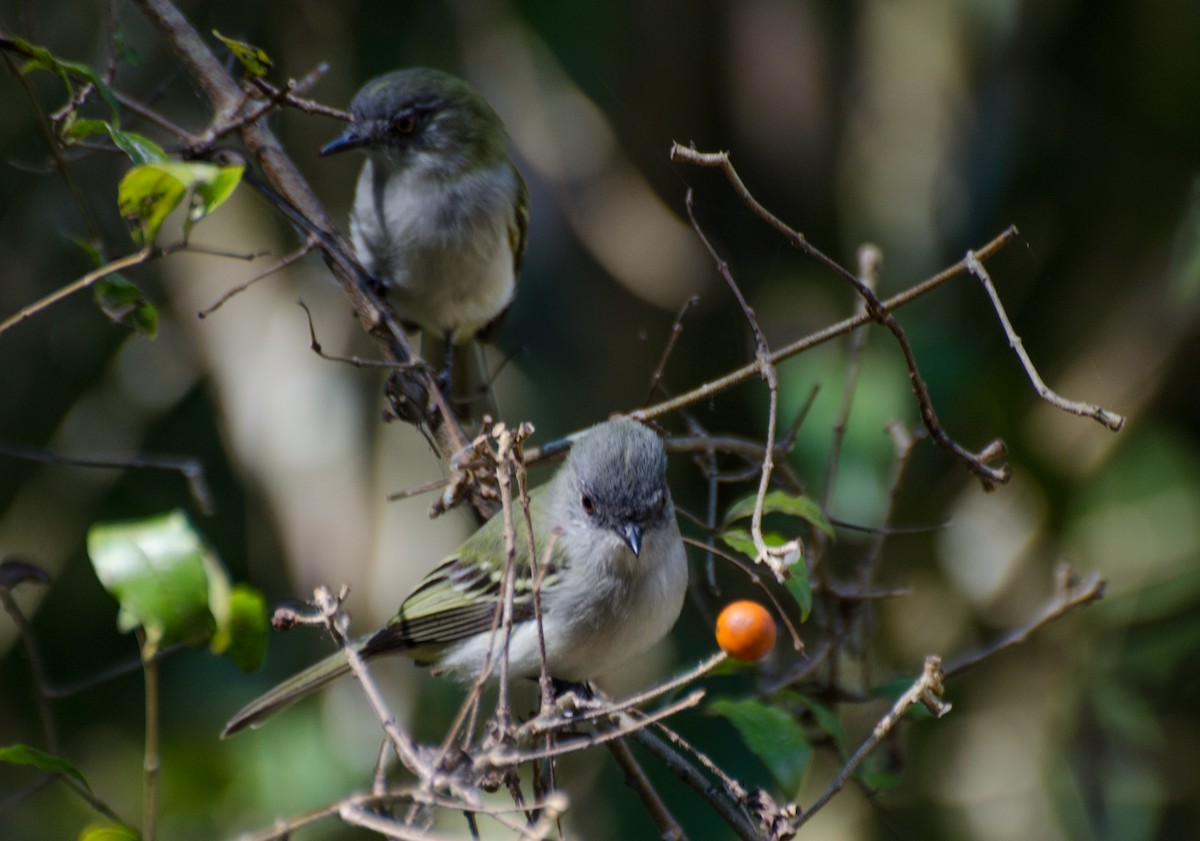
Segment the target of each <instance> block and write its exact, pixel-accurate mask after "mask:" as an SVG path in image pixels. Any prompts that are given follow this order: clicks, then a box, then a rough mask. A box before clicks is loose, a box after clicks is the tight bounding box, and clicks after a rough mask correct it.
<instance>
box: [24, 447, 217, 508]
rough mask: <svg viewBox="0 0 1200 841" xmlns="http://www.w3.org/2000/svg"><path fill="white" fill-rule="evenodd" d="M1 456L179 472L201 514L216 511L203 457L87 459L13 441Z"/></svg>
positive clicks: (74, 464)
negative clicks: (20, 445) (14, 444)
mask: <svg viewBox="0 0 1200 841" xmlns="http://www.w3.org/2000/svg"><path fill="white" fill-rule="evenodd" d="M0 456H8V457H9V458H20V459H26V460H28V461H39V462H42V463H43V464H62V465H67V466H70V467H92V468H99V469H108V470H126V469H129V468H135V469H138V468H141V469H147V470H168V471H171V472H172V473H178V474H179V475H181V476H182V477H183V478H184V481H186V482H187V486H188V492H189V493H190V494H191V497H192V501H193V502H194V503H196V507H197V508H198V509H199V510H200V512H201V513H203V514H206V515H209V516H211V515H212V514H213V513H215V511H216V503H215V502H214V501H213V496H212V491H211V490H210V489H209V487H208V480H207V479H206V478H205V475H204V465H203V464H202V463H201V462H200V460H199V459H194V458H182V457H176V456H145V455H142V456H129V457H128V458H105V459H101V458H83V457H79V456H64V455H60V454H58V453H51V452H47V451H45V450H35V449H31V448H29V447H17V446H13V445H12V444H3V443H0Z"/></svg>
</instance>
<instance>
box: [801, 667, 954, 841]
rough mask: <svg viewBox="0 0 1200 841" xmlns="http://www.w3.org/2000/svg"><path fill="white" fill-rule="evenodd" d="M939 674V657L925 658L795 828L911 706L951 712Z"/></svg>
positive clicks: (839, 786) (822, 803)
mask: <svg viewBox="0 0 1200 841" xmlns="http://www.w3.org/2000/svg"><path fill="white" fill-rule="evenodd" d="M942 677H943V676H942V662H941V660H940V659H939V658H937V657H934V656H932V655H931V656H929V657H926V658H925V668H924V670H923V671H922V672H921V676H920V677H918V678H917V679H916V680H915V681H914V682H913V685H912V686H910V687H909V688H908V690H907V691H906V692H905V693H904V694H903V695H901V696H900V697H899V698H898V699H897V700H896V703H895V704H893V705H892V708H891V709H890V710H888V712H887V714H886V715H884V717H883V718H881V719H880V720H879V722H878V723H877V724H876V725H875V729H874V730H872V731H871V735H870V736H868V737H867V739H866V740H865V741H864V742H863V743H862V744H861V745H859V747H858V750H856V751H855V752H854V755H853V756H851V757H850V759H848V760H847V761H846V764H845V765H843V766H842V769H841V770H840V771H838V774H837V776H836V777H834V778H833V780H832V781H831V782H830V783H829V786H828V787H827V788H826V789H825V791H824V792H823V793H822V794H821V796H820V797H818V798H817V800H816V802H815V803H813V805H812V806H811V807H809V808H808V809H807V810H805V811H804V812H803V813H802V814H801V815H800V816H799V817H798V818H796V821H795V827H796V828H797V829H799V828H800V827H801V826H803V825H804V823H805V822H806V821H807V820H808V819H809V818H811V817H812V816H813V815H815V814H816V813H817V812H819V811H820V810H821V809H822V808H823V807H824V806H825V804H826V803H828V802H829V801H830V799H832V798H833V796H834V795H835V794H837V793H838V792H839V791H841V790H842V788H843V787H845V785H846V782H847V781H848V780H849V779H850V776H851V775H852V774H853V773H854V772H855V770H856V769H857V768H858V766H859V765H861V764H862V761H863V760H864V759H866V758H867V756H868V755H869V754H870V753H871V751H873V750H875V748H876V747H877V746H878V745H879V743H880V742H882V741H883V739H884V737H885V736H887V734H888V733H890V732H891V731H892V728H894V727H895V726H896V725H897V724H898V723H899V722H900V720H901V719H902V718H903V717H904V715H905V714H906V713H907V712H908V711H909V709H910V708H912V707H915V706H916V705H917V704H921V705H922V706H924V707H925V708H926V709H928V710H929V711H930V712H931V713H933V715H934V717H936V718H941V717H942V716H944V715H945V714H946V713H948V712H950V704H948V703H946V702H945V701H943V700H942V699H941V695H942V692H943V682H942Z"/></svg>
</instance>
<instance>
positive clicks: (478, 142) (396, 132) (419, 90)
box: [321, 67, 507, 172]
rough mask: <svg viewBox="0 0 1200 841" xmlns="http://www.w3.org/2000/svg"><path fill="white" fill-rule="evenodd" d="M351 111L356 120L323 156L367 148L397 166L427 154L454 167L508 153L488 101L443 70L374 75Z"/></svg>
mask: <svg viewBox="0 0 1200 841" xmlns="http://www.w3.org/2000/svg"><path fill="white" fill-rule="evenodd" d="M350 113H351V114H352V115H353V117H354V122H353V123H351V124H350V125H349V126H348V127H347V128H346V130H345V131H344V132H342V134H341V135H340V136H339V137H337V138H335V139H334V140H332V141H331V142H330V143H328V144H326V145H325V146H324V148H322V149H321V154H322V155H332V154H334V153H336V152H344V151H346V150H348V149H365V150H367V151H371V152H376V153H380V154H383V155H385V156H386V157H387V158H389V159H390V160H392V161H393V162H394V163H395V164H396V165H397V166H407V165H411V164H413V163H414V162H417V161H420V160H422V159H425V160H427V161H436V162H437V163H438V164H439V165H440V166H443V167H451V168H453V167H455V166H456V165H457V166H459V167H467V166H473V165H478V164H480V163H481V162H487V161H490V160H492V159H493V158H498V157H502V156H504V155H506V154H507V152H506V151H505V143H506V139H507V135H506V134H505V131H504V123H503V122H501V120H500V117H499V116H498V115H497V114H496V112H495V111H493V110H492V106H490V105H488V103H487V100H485V99H484V98H483V96H482V95H481V94H480V93H479V91H477V90H475V88H473V87H471V85H469V84H468V83H467V82H464V81H463V80H462V79H460V78H458V77H457V76H452V75H451V74H449V73H445V72H443V71H441V70H434V69H431V68H428V67H413V68H409V69H406V70H396V71H393V72H391V73H385V74H384V75H382V76H379V77H377V78H375V79H372V80H371V81H369V82H367V83H366V84H365V85H363V86H362V88H361V89H360V90H359V92H358V93H357V94H356V95H355V97H354V101H353V102H352V103H351V104H350ZM452 171H453V170H451V172H452Z"/></svg>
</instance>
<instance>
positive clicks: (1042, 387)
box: [966, 251, 1125, 432]
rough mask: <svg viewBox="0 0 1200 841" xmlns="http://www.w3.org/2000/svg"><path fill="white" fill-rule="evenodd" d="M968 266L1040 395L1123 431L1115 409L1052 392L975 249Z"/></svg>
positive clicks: (1048, 401) (1060, 407) (1058, 405)
mask: <svg viewBox="0 0 1200 841" xmlns="http://www.w3.org/2000/svg"><path fill="white" fill-rule="evenodd" d="M966 263H967V269H968V270H969V271H970V272H971V274H973V275H975V277H976V278H978V279H979V282H980V283H981V284H983V288H984V291H985V292H987V296H988V298H989V299H991V302H992V308H993V309H994V310H995V311H996V317H997V318H999V319H1000V325H1001V326H1002V327H1003V328H1004V335H1005V337H1007V339H1008V345H1009V347H1011V348H1012V349H1013V351H1014V352H1015V353H1016V354H1017V358H1018V359H1020V360H1021V366H1022V367H1023V368H1024V369H1025V374H1026V375H1027V376H1028V377H1029V381H1030V382H1031V383H1033V388H1034V390H1035V391H1037V394H1038V397H1040V398H1042V399H1043V400H1045V401H1046V402H1047V403H1049V404H1050V405H1051V406H1055V407H1057V408H1059V409H1062V410H1063V411H1064V412H1070V413H1071V414H1073V415H1080V416H1081V417H1087V418H1092V419H1093V420H1095V421H1098V422H1099V423H1102V424H1104V425H1105V426H1106V427H1108V428H1109V429H1111V430H1112V431H1113V432H1118V431H1120V429H1121V427H1123V426H1124V425H1125V416H1124V415H1118V414H1117V413H1116V412H1110V411H1109V410H1108V409H1104V408H1102V407H1100V406H1096V405H1094V404H1092V403H1081V402H1079V401H1077V400H1068V399H1066V398H1065V397H1061V396H1059V394H1058V393H1057V392H1055V391H1053V390H1052V389H1051V388H1050V387H1049V386H1047V385H1046V383H1045V382H1043V381H1042V378H1041V376H1040V375H1039V374H1038V372H1037V369H1036V368H1035V367H1034V366H1033V361H1032V360H1031V359H1030V358H1029V354H1028V353H1026V352H1025V343H1024V342H1022V341H1021V337H1020V336H1018V335H1017V333H1016V331H1015V330H1013V326H1012V322H1011V321H1009V320H1008V313H1007V312H1005V311H1004V305H1003V304H1002V303H1000V295H999V294H998V293H997V292H996V287H995V285H994V284H993V283H992V278H991V275H989V274H988V271H987V269H985V268H984V267H983V263H981V262H980V261H979V259H978V258H977V257H976V256H975V252H973V251H968V252H967V256H966Z"/></svg>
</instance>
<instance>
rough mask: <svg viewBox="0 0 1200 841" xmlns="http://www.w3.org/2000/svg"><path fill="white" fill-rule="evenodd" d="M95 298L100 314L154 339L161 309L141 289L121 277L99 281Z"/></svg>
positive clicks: (115, 276)
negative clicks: (148, 299)
mask: <svg viewBox="0 0 1200 841" xmlns="http://www.w3.org/2000/svg"><path fill="white" fill-rule="evenodd" d="M92 296H93V298H94V299H95V301H96V305H97V306H99V307H100V310H101V312H103V313H104V314H105V315H106V316H108V317H109V319H110V320H112V321H113V322H114V323H116V324H120V325H121V326H123V327H128V328H129V329H130V330H132V331H134V332H135V333H137V334H139V335H142V336H146V337H147V338H150V339H153V338H154V336H155V334H156V333H157V332H158V310H156V309H155V308H154V305H153V304H151V303H150V302H149V301H147V300H146V298H145V296H143V295H142V290H140V289H138V288H137V287H136V286H134V285H133V283H132V282H130V281H129V280H127V279H126V278H125V277H123V276H122V275H119V274H110V275H108V276H107V277H102V278H100V280H98V281H96V284H95V286H94V287H93V288H92Z"/></svg>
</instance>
